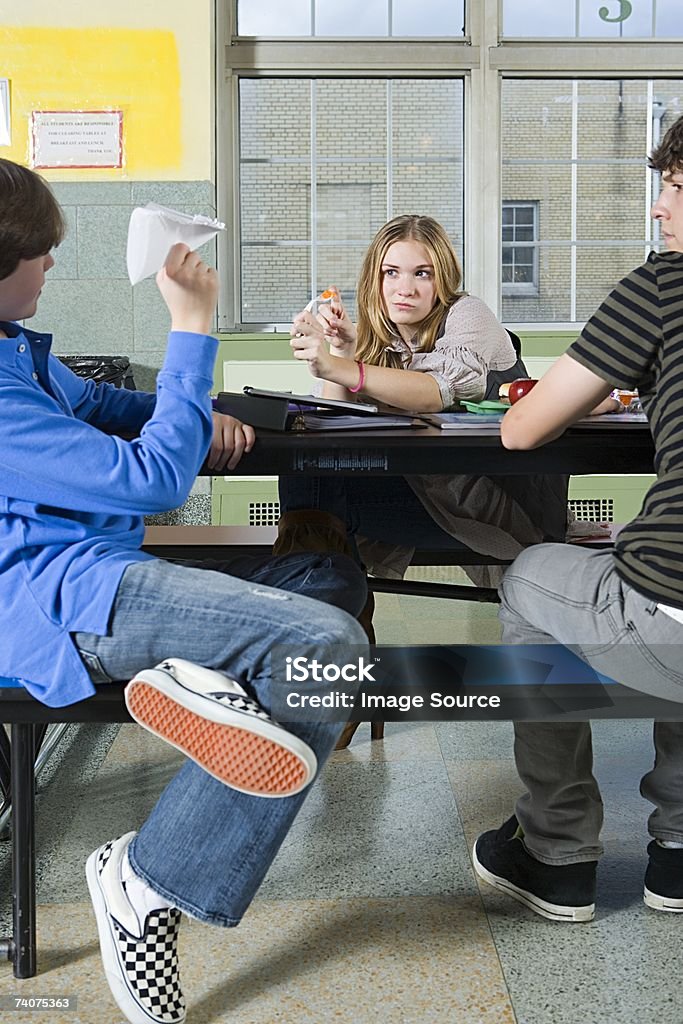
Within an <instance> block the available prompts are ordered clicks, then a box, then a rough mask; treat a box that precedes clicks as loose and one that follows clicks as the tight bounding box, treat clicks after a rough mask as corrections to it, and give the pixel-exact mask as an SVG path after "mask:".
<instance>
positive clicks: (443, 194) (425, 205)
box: [390, 79, 463, 256]
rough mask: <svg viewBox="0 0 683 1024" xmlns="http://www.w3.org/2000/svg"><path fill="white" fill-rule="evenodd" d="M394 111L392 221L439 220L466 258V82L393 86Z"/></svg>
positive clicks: (422, 81)
mask: <svg viewBox="0 0 683 1024" xmlns="http://www.w3.org/2000/svg"><path fill="white" fill-rule="evenodd" d="M390 109H391V123H392V149H393V162H392V190H391V191H392V204H391V211H390V212H391V216H393V217H395V216H398V215H399V214H402V213H419V214H425V215H428V216H430V217H434V218H435V219H436V220H438V221H439V222H440V223H441V224H442V225H443V226H444V228H445V229H446V231H447V232H448V234H449V235H450V237H451V240H452V241H453V243H454V245H455V246H456V248H457V249H458V250H459V255H460V256H462V197H463V88H462V82H461V81H460V80H451V81H449V80H447V79H440V80H438V81H434V80H427V79H417V80H408V79H403V80H399V81H396V82H393V83H392V87H391V93H390Z"/></svg>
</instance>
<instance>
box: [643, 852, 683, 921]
mask: <svg viewBox="0 0 683 1024" xmlns="http://www.w3.org/2000/svg"><path fill="white" fill-rule="evenodd" d="M647 852H648V855H649V862H648V865H647V871H646V872H645V889H644V891H643V899H644V901H645V906H646V907H651V908H652V910H665V911H668V912H669V913H670V914H683V849H680V848H678V849H668V848H667V847H664V846H662V845H661V844H660V843H658V842H657V840H656V839H653V840H652V842H651V843H650V844H649V846H648V848H647Z"/></svg>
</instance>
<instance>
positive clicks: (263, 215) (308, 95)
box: [240, 78, 463, 323]
mask: <svg viewBox="0 0 683 1024" xmlns="http://www.w3.org/2000/svg"><path fill="white" fill-rule="evenodd" d="M462 93H463V88H462V81H461V80H455V81H453V80H449V79H438V80H435V81H431V80H429V81H428V80H423V79H419V80H405V79H400V80H393V81H387V80H385V79H365V80H364V79H339V78H333V79H320V80H307V81H296V80H292V79H243V80H241V82H240V211H241V249H242V264H241V265H242V275H241V280H242V320H243V322H245V323H259V322H267V323H271V322H276V323H286V322H288V321H289V319H290V318H291V315H292V313H293V312H294V311H296V310H297V309H301V308H302V307H303V306H304V305H305V304H306V303H307V302H308V301H309V299H310V298H311V296H312V295H314V294H317V293H318V292H319V291H321V290H322V289H324V288H326V287H328V286H329V285H331V284H336V285H337V286H338V287H339V288H340V289H341V290H342V293H343V294H344V295H348V296H349V298H350V300H351V305H353V293H354V292H355V285H356V279H357V275H358V271H359V268H360V263H361V259H362V256H363V253H364V252H365V249H366V247H367V245H368V243H369V242H370V239H371V238H372V237H373V235H374V234H375V232H376V231H377V230H378V228H379V227H381V225H382V224H384V223H385V221H387V220H388V219H389V218H390V217H392V216H395V215H397V214H401V213H422V214H430V215H431V216H433V217H435V218H436V219H437V220H439V221H440V222H441V223H442V224H443V225H444V227H445V228H446V230H447V231H448V232H449V234H450V235H451V237H452V239H453V242H454V244H455V245H456V246H457V247H458V249H461V248H462V192H463V188H462V124H463V109H462ZM312 111H315V117H314V120H313V123H311V112H312ZM349 139H352V140H353V145H352V146H350V145H349V144H348V140H349ZM311 146H312V148H311ZM290 259H291V260H293V261H294V263H293V272H292V274H290V266H289V264H290Z"/></svg>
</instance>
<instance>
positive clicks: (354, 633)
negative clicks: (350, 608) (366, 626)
mask: <svg viewBox="0 0 683 1024" xmlns="http://www.w3.org/2000/svg"><path fill="white" fill-rule="evenodd" d="M325 633H326V634H327V637H326V640H325V641H324V642H326V643H328V644H351V645H353V646H356V645H360V646H362V647H367V645H368V638H367V636H366V634H365V631H364V630H363V629H362V627H361V626H360V625H359V624H358V622H357V621H356V619H354V618H353V617H352V616H351V615H350V614H349V613H348V612H345V611H344V610H343V609H342V608H330V609H329V617H327V616H326V619H325Z"/></svg>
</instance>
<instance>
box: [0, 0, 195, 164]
mask: <svg viewBox="0 0 683 1024" xmlns="http://www.w3.org/2000/svg"><path fill="white" fill-rule="evenodd" d="M10 7H11V10H8V8H10ZM213 48H214V41H213V0H192V2H188V0H116V2H112V0H87V2H85V0H61V2H60V3H59V4H57V3H55V2H54V0H22V2H21V3H13V4H11V5H10V4H9V3H5V2H3V3H2V4H0V78H8V79H9V80H10V90H11V106H12V145H11V146H10V147H7V146H1V147H0V156H4V157H8V158H9V159H12V160H17V161H20V162H22V163H28V160H29V130H30V117H31V112H32V111H34V110H102V109H120V110H122V111H123V143H124V166H123V167H122V168H121V169H104V168H102V169H90V170H75V169H69V168H64V169H55V170H46V171H43V172H41V173H44V174H45V176H46V177H48V178H51V179H52V180H53V181H91V180H103V179H104V180H110V181H111V180H121V179H127V178H135V179H138V180H139V179H147V180H150V179H154V180H185V181H187V180H189V181H192V180H206V179H212V178H213V158H212V157H213V134H214V128H213V126H214V116H213V106H214V104H213V60H214V58H213Z"/></svg>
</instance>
